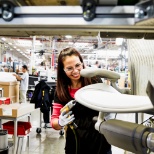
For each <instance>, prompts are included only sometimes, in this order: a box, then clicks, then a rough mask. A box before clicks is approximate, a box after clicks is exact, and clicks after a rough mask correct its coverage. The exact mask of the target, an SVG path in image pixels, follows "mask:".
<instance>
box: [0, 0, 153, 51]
mask: <svg viewBox="0 0 154 154" xmlns="http://www.w3.org/2000/svg"><path fill="white" fill-rule="evenodd" d="M4 1H7V0H0V3H3V2H4ZM8 1H10V2H13V3H14V5H15V7H14V13H15V15H14V18H13V19H12V20H11V21H4V20H3V19H2V18H0V36H1V38H2V37H6V39H7V42H8V43H9V42H12V44H18V42H17V41H18V40H31V41H32V39H33V36H36V39H37V40H39V41H40V42H43V43H41V45H40V46H39V47H38V48H37V47H36V50H41V49H45V48H47V49H51V47H52V44H51V42H52V40H53V38H55V39H56V45H57V48H58V49H59V50H60V49H61V48H63V47H66V46H68V45H69V44H68V43H70V42H71V43H73V44H77V43H78V42H80V43H83V44H84V43H87V44H86V45H85V44H84V45H81V51H83V53H84V52H85V51H86V48H87V46H88V50H89V51H90V52H91V50H90V49H91V47H92V46H93V45H94V44H96V43H98V38H97V36H98V34H99V35H100V37H101V38H102V42H103V44H108V42H110V46H108V47H110V48H111V49H117V48H118V47H117V46H116V44H115V38H119V37H120V38H136V39H141V38H144V39H154V26H153V20H152V19H151V21H149V20H148V21H145V20H144V21H142V22H138V23H135V18H134V10H135V4H136V3H138V2H142V0H140V1H139V0H132V1H125V2H128V3H129V4H127V5H126V6H124V5H122V4H123V1H121V0H98V1H97V2H99V4H100V5H98V6H97V7H96V18H94V19H93V20H92V21H85V20H84V19H83V17H82V11H83V10H82V4H83V3H82V0H43V1H42V0H8ZM0 12H1V11H0ZM0 14H1V13H0ZM65 35H72V38H71V39H66V38H65ZM42 44H43V45H42ZM102 46H103V45H102ZM20 48H21V50H24V49H25V48H24V49H23V48H22V47H20ZM79 48H80V47H79ZM31 49H32V46H29V47H26V49H25V50H31ZM25 52H27V51H25Z"/></svg>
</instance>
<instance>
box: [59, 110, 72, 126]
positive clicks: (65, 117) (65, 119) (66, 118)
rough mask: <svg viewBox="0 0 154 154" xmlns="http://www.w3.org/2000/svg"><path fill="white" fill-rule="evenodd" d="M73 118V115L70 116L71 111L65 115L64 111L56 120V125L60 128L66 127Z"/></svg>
mask: <svg viewBox="0 0 154 154" xmlns="http://www.w3.org/2000/svg"><path fill="white" fill-rule="evenodd" d="M74 119H75V117H74V114H72V111H69V112H68V113H66V111H63V112H61V114H60V116H59V120H58V124H59V125H60V126H61V127H64V126H65V125H68V124H70V123H72V122H73V121H74Z"/></svg>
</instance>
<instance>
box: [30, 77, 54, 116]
mask: <svg viewBox="0 0 154 154" xmlns="http://www.w3.org/2000/svg"><path fill="white" fill-rule="evenodd" d="M51 102H52V100H50V87H49V86H48V85H47V84H46V82H45V81H43V80H42V81H40V82H39V83H38V84H37V85H36V86H35V90H34V93H33V96H32V98H31V101H30V103H34V104H35V108H40V110H41V112H42V113H45V112H47V111H50V107H51Z"/></svg>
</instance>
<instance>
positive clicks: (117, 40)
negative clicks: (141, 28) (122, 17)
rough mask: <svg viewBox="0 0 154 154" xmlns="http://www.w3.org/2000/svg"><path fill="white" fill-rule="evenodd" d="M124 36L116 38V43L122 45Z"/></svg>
mask: <svg viewBox="0 0 154 154" xmlns="http://www.w3.org/2000/svg"><path fill="white" fill-rule="evenodd" d="M123 40H124V39H123V38H116V45H122V42H123Z"/></svg>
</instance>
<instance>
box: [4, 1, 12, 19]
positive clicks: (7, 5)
mask: <svg viewBox="0 0 154 154" xmlns="http://www.w3.org/2000/svg"><path fill="white" fill-rule="evenodd" d="M2 18H3V19H4V20H5V21H11V20H12V19H13V18H14V5H13V4H12V3H11V2H9V1H6V2H5V1H4V2H3V3H2Z"/></svg>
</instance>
